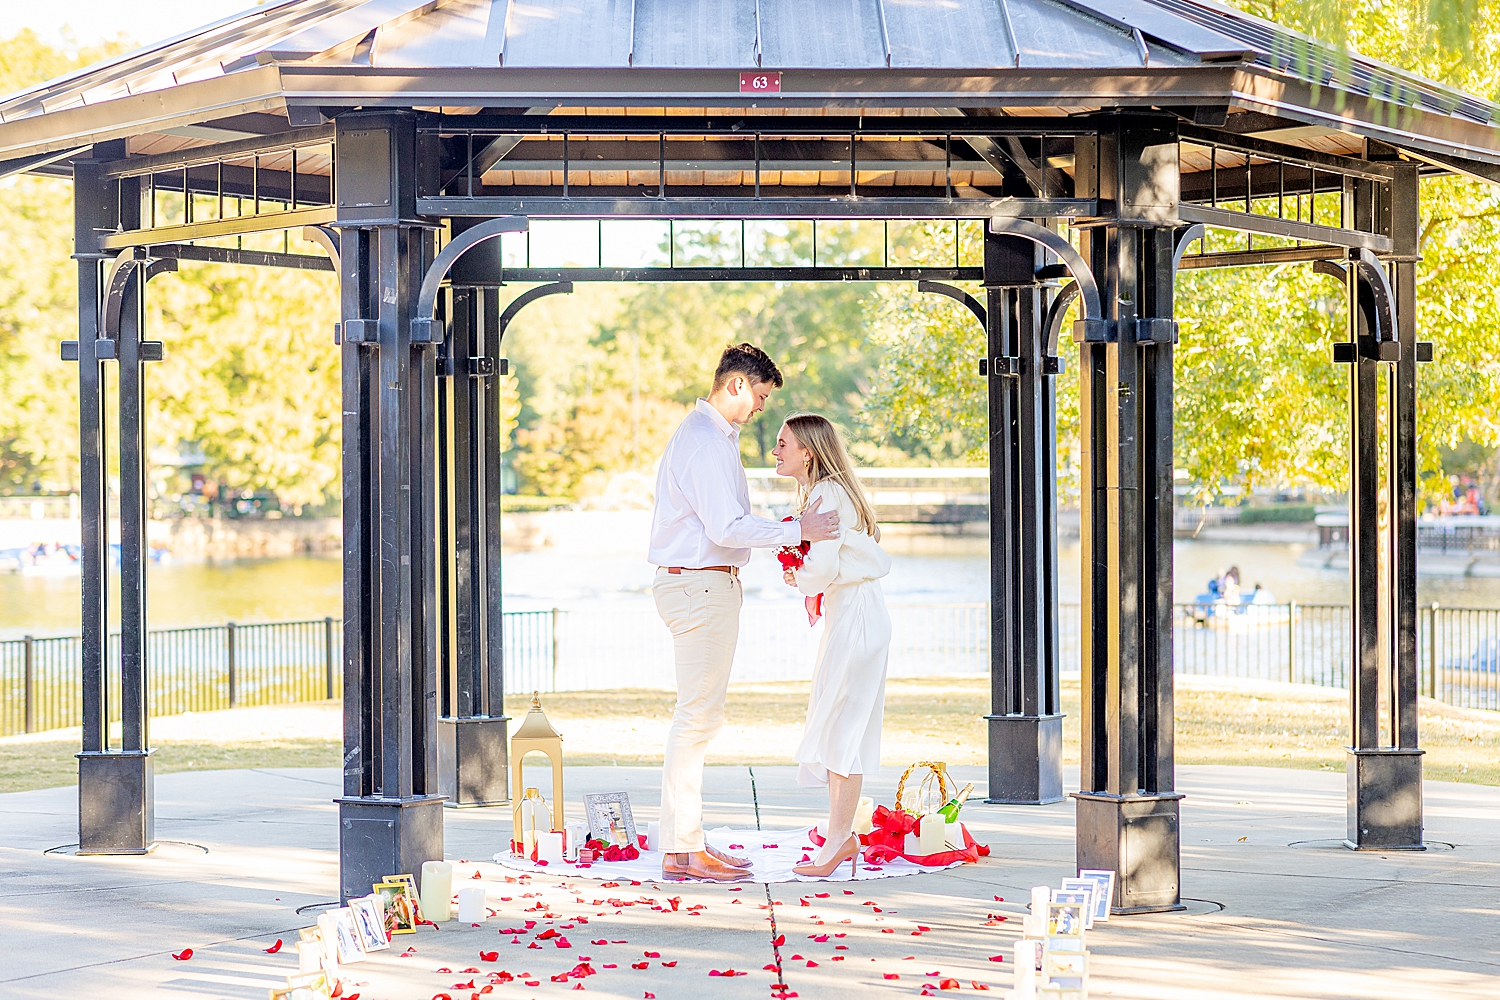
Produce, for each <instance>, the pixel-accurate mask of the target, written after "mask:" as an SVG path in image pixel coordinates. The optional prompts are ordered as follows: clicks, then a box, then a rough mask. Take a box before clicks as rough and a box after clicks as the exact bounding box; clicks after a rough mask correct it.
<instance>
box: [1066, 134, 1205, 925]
mask: <svg viewBox="0 0 1500 1000" xmlns="http://www.w3.org/2000/svg"><path fill="white" fill-rule="evenodd" d="M1077 148H1078V154H1077V169H1076V175H1075V182H1076V184H1077V190H1078V194H1079V195H1080V196H1081V197H1098V198H1099V199H1100V200H1101V202H1105V201H1107V202H1108V203H1111V204H1113V205H1114V206H1115V211H1116V213H1117V215H1116V217H1115V218H1113V219H1111V220H1109V221H1108V223H1107V224H1105V225H1102V226H1099V227H1097V228H1090V229H1086V230H1085V231H1084V232H1083V234H1082V247H1081V249H1082V251H1083V254H1084V256H1085V258H1086V259H1087V260H1088V262H1089V264H1090V266H1091V268H1092V270H1093V272H1094V276H1095V277H1096V279H1098V281H1099V286H1100V293H1101V298H1102V300H1103V309H1104V319H1105V320H1107V321H1108V322H1106V323H1105V324H1102V326H1101V327H1100V329H1099V330H1098V334H1099V335H1102V339H1099V340H1094V341H1087V342H1084V343H1083V344H1082V345H1081V350H1080V366H1079V381H1080V389H1081V393H1082V401H1081V402H1082V410H1081V424H1082V427H1081V431H1082V458H1083V461H1082V473H1083V483H1082V487H1083V489H1082V517H1081V522H1082V547H1083V567H1082V597H1083V608H1082V626H1083V628H1082V632H1083V636H1082V645H1083V657H1082V660H1083V662H1082V682H1081V683H1082V695H1083V698H1082V720H1081V722H1082V727H1081V728H1082V746H1081V760H1082V767H1081V776H1080V789H1081V790H1080V792H1079V794H1078V796H1077V852H1078V853H1077V858H1078V866H1079V867H1080V868H1094V869H1114V871H1115V872H1116V873H1117V880H1116V883H1115V899H1114V903H1113V909H1114V912H1116V913H1144V912H1154V911H1160V910H1170V909H1179V908H1180V902H1179V898H1180V885H1179V882H1180V879H1179V873H1180V845H1179V832H1178V806H1179V801H1180V799H1181V798H1182V796H1181V795H1180V794H1178V793H1177V792H1175V791H1174V785H1173V773H1174V768H1173V753H1172V725H1173V720H1172V617H1171V610H1172V531H1171V525H1172V343H1173V340H1174V339H1175V324H1174V323H1173V322H1172V318H1171V317H1172V277H1173V273H1174V267H1173V262H1172V228H1171V227H1172V226H1173V225H1174V224H1175V223H1176V218H1177V205H1176V201H1177V136H1176V132H1175V126H1174V125H1173V123H1172V121H1171V120H1170V119H1167V118H1157V117H1147V116H1124V115H1122V116H1120V117H1119V118H1118V119H1116V120H1115V121H1114V122H1113V123H1111V125H1110V127H1108V128H1106V129H1104V130H1101V132H1100V134H1099V135H1098V136H1097V138H1093V137H1090V138H1085V139H1080V140H1079V142H1078V147H1077Z"/></svg>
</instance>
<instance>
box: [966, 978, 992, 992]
mask: <svg viewBox="0 0 1500 1000" xmlns="http://www.w3.org/2000/svg"><path fill="white" fill-rule="evenodd" d="M969 985H970V986H972V987H974V988H975V989H976V990H987V989H989V988H990V987H989V984H988V983H981V982H979V981H978V980H977V979H971V980H969Z"/></svg>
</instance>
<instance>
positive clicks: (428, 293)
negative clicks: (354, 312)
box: [344, 216, 531, 344]
mask: <svg viewBox="0 0 1500 1000" xmlns="http://www.w3.org/2000/svg"><path fill="white" fill-rule="evenodd" d="M530 225H531V224H530V221H529V220H528V219H526V218H525V217H524V216H510V217H507V218H503V219H490V220H488V221H486V222H481V223H480V224H479V225H477V226H475V227H473V228H472V229H465V230H464V231H463V232H462V233H460V234H458V235H457V236H455V237H453V239H451V240H449V241H448V245H447V246H445V247H443V250H442V252H441V253H439V254H438V255H437V259H435V260H434V261H433V262H432V266H431V267H429V268H428V269H427V274H426V275H425V276H424V277H423V278H422V290H421V291H420V292H418V293H417V315H416V318H415V319H413V320H412V321H411V342H412V343H413V344H437V343H442V340H443V338H442V336H441V335H435V333H436V331H435V328H436V326H437V320H436V319H435V318H434V317H435V316H436V314H437V297H438V289H439V288H440V287H441V286H442V284H443V279H444V278H446V277H447V276H448V271H449V270H451V269H452V267H453V265H454V263H455V262H457V260H458V258H460V257H462V256H463V255H464V254H466V253H468V252H469V251H470V250H472V249H474V248H475V247H477V246H478V245H479V244H481V243H484V242H485V241H487V240H492V239H494V238H495V237H497V236H503V235H505V234H506V233H524V232H526V231H527V230H528V229H529V228H530ZM523 298H524V296H523ZM503 328H504V327H503V324H502V329H503ZM344 333H345V336H346V337H347V336H348V335H349V330H348V329H347V324H346V329H345V331H344Z"/></svg>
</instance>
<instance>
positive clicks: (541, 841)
mask: <svg viewBox="0 0 1500 1000" xmlns="http://www.w3.org/2000/svg"><path fill="white" fill-rule="evenodd" d="M536 859H537V860H538V861H545V862H547V864H549V865H556V864H561V863H562V859H563V835H562V834H560V833H553V832H552V831H551V830H548V831H547V832H545V833H538V834H537V835H536Z"/></svg>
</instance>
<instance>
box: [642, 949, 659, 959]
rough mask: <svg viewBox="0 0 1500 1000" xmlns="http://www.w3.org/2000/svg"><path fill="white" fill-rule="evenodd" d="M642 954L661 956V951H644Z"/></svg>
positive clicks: (651, 956) (648, 956)
mask: <svg viewBox="0 0 1500 1000" xmlns="http://www.w3.org/2000/svg"><path fill="white" fill-rule="evenodd" d="M641 954H642V955H645V956H646V957H647V958H661V952H659V951H643V952H641Z"/></svg>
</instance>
